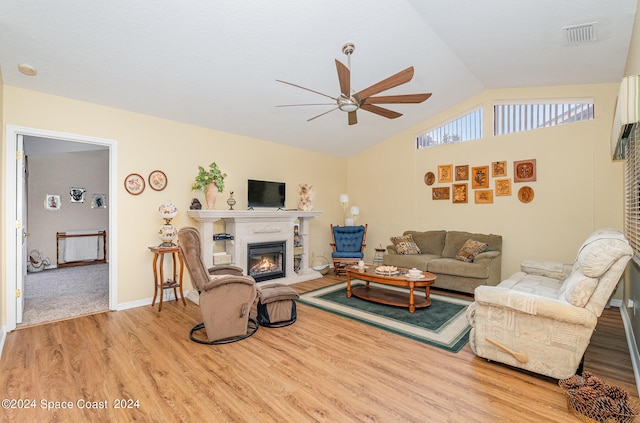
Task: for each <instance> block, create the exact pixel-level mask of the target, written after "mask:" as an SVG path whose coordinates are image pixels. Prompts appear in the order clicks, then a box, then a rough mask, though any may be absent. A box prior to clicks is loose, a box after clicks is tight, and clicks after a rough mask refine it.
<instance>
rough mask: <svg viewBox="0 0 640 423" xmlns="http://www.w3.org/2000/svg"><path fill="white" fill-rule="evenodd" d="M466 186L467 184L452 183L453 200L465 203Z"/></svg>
mask: <svg viewBox="0 0 640 423" xmlns="http://www.w3.org/2000/svg"><path fill="white" fill-rule="evenodd" d="M467 186H468V184H453V202H454V204H455V203H466V202H467V201H468V200H467V192H468V190H467Z"/></svg>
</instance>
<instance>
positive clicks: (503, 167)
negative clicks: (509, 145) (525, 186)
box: [491, 161, 507, 178]
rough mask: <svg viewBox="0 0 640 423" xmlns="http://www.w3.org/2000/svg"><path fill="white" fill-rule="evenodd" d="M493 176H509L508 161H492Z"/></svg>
mask: <svg viewBox="0 0 640 423" xmlns="http://www.w3.org/2000/svg"><path fill="white" fill-rule="evenodd" d="M491 176H493V177H494V178H501V177H504V176H507V162H506V161H502V162H493V163H491Z"/></svg>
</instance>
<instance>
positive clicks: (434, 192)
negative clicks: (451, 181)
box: [431, 187, 451, 200]
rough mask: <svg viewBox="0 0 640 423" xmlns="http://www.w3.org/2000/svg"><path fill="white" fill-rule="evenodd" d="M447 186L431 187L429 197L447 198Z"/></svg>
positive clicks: (448, 196)
mask: <svg viewBox="0 0 640 423" xmlns="http://www.w3.org/2000/svg"><path fill="white" fill-rule="evenodd" d="M450 196H451V194H450V189H449V187H439V188H431V199H433V200H448V199H449V198H451V197H450Z"/></svg>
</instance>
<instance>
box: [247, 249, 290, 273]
mask: <svg viewBox="0 0 640 423" xmlns="http://www.w3.org/2000/svg"><path fill="white" fill-rule="evenodd" d="M285 247H286V243H285V241H276V242H261V243H255V244H249V245H248V246H247V249H248V251H247V274H248V275H249V276H252V277H253V278H254V279H255V280H256V282H262V281H267V280H271V279H279V278H284V277H285V257H286V255H285Z"/></svg>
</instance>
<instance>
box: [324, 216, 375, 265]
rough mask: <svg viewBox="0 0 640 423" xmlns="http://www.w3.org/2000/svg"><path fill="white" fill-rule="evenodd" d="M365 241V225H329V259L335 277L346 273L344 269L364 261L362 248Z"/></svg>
mask: <svg viewBox="0 0 640 423" xmlns="http://www.w3.org/2000/svg"><path fill="white" fill-rule="evenodd" d="M366 239H367V225H366V224H365V225H364V226H362V225H361V226H333V225H331V248H333V252H332V253H331V258H332V259H333V271H334V272H335V274H336V275H339V274H340V273H346V269H345V267H346V266H347V265H349V264H356V263H358V261H360V260H363V259H364V247H365V245H366V244H365V242H366Z"/></svg>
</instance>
